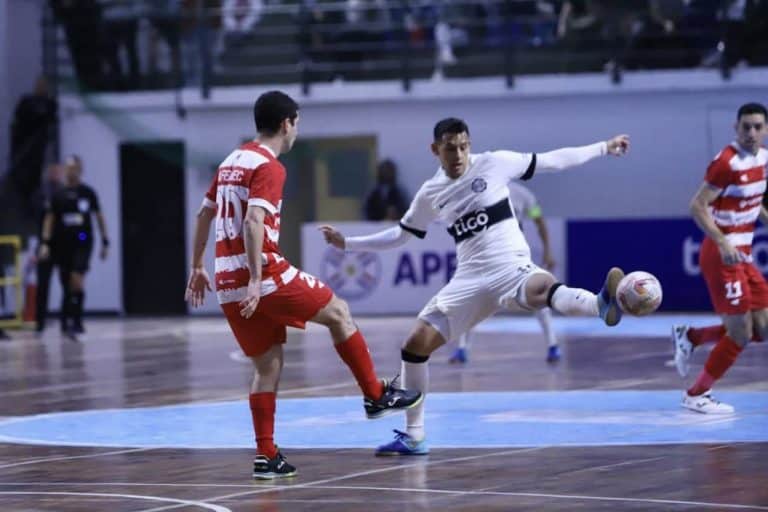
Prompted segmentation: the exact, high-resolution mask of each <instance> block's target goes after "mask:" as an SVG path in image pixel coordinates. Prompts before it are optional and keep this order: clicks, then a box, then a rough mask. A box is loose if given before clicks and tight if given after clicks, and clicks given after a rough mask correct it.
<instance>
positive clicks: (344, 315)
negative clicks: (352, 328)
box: [315, 295, 352, 327]
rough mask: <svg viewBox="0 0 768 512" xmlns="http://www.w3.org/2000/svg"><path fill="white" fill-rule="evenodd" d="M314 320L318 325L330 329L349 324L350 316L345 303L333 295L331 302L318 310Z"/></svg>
mask: <svg viewBox="0 0 768 512" xmlns="http://www.w3.org/2000/svg"><path fill="white" fill-rule="evenodd" d="M315 320H316V321H317V322H318V323H321V324H324V325H326V326H329V327H331V326H333V325H341V324H345V323H349V322H351V320H352V315H351V313H350V312H349V306H348V305H347V303H346V302H345V301H344V300H343V299H340V298H339V297H338V296H337V295H334V296H333V298H332V299H331V301H330V302H329V303H328V304H326V306H325V307H324V308H323V309H322V310H320V313H319V314H318V315H317V316H316V317H315Z"/></svg>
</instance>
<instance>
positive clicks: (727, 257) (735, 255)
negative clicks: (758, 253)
mask: <svg viewBox="0 0 768 512" xmlns="http://www.w3.org/2000/svg"><path fill="white" fill-rule="evenodd" d="M717 248H718V249H720V258H722V260H723V263H725V264H726V265H735V264H737V263H740V262H741V261H743V260H744V255H743V254H742V253H741V251H739V250H737V249H736V248H735V247H733V246H732V245H731V244H730V243H728V242H727V241H726V240H723V241H722V242H720V243H719V244H718V246H717Z"/></svg>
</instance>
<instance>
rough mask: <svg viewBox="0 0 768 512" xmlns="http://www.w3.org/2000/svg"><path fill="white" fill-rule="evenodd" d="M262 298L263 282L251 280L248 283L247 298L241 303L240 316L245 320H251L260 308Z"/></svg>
mask: <svg viewBox="0 0 768 512" xmlns="http://www.w3.org/2000/svg"><path fill="white" fill-rule="evenodd" d="M260 298H261V280H260V279H250V280H249V281H248V291H247V292H246V294H245V298H244V299H243V300H241V301H240V316H242V317H243V318H251V316H253V314H254V313H255V312H256V308H257V307H258V306H259V299H260Z"/></svg>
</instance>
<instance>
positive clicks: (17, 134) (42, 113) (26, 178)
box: [10, 77, 58, 215]
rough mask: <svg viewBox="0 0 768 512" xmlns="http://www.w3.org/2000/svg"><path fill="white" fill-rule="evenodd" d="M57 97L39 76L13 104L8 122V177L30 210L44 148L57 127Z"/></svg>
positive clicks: (28, 211) (43, 157)
mask: <svg viewBox="0 0 768 512" xmlns="http://www.w3.org/2000/svg"><path fill="white" fill-rule="evenodd" d="M57 110H58V107H57V105H56V101H55V100H53V99H52V98H51V96H50V94H49V93H48V82H47V81H46V79H45V78H44V77H40V78H38V80H37V83H36V84H35V90H34V92H33V93H32V94H28V95H25V96H23V97H22V98H21V99H20V100H19V102H18V103H17V104H16V109H15V111H14V113H13V120H12V124H11V148H10V149H11V152H10V154H11V163H10V179H11V183H13V185H14V187H15V189H16V190H17V192H18V196H19V198H20V199H21V201H22V202H23V204H24V208H23V210H24V212H25V213H26V215H29V214H30V213H31V210H30V207H31V206H32V202H31V201H32V199H33V194H34V193H35V192H36V191H37V189H38V188H39V187H40V181H41V176H42V172H43V162H44V161H45V153H46V148H47V147H48V142H49V141H50V140H51V139H52V135H53V134H52V132H53V131H55V129H56V120H57Z"/></svg>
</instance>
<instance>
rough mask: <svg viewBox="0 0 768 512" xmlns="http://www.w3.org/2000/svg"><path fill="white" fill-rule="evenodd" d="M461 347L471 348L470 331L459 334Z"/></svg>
mask: <svg viewBox="0 0 768 512" xmlns="http://www.w3.org/2000/svg"><path fill="white" fill-rule="evenodd" d="M459 348H469V333H468V332H465V333H464V334H462V335H461V336H459Z"/></svg>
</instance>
